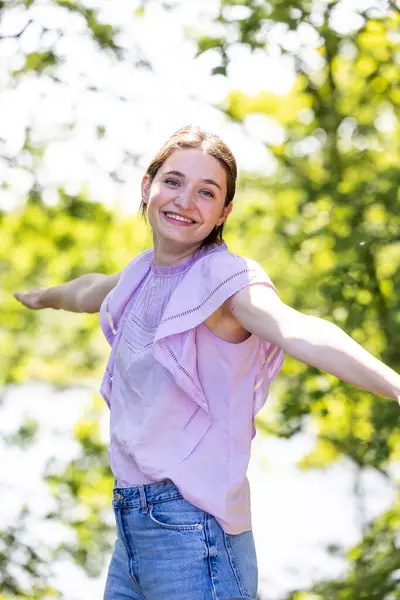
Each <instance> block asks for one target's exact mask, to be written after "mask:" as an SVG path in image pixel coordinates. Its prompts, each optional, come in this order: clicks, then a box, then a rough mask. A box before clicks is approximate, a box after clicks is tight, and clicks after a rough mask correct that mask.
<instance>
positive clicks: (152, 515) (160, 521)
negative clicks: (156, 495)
mask: <svg viewBox="0 0 400 600" xmlns="http://www.w3.org/2000/svg"><path fill="white" fill-rule="evenodd" d="M147 514H148V516H149V519H150V520H151V521H152V522H153V523H155V524H156V525H158V527H162V528H164V529H174V530H176V531H196V530H197V531H200V530H202V529H204V521H205V513H204V511H202V510H201V509H200V508H197V507H196V506H193V505H192V504H190V502H187V501H186V500H184V498H179V499H177V500H168V501H166V502H157V503H155V504H150V505H149V510H148V513H147Z"/></svg>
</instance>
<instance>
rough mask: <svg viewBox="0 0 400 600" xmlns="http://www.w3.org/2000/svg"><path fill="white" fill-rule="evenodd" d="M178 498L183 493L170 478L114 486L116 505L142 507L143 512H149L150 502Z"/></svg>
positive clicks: (114, 501) (114, 503) (114, 502)
mask: <svg viewBox="0 0 400 600" xmlns="http://www.w3.org/2000/svg"><path fill="white" fill-rule="evenodd" d="M176 498H182V494H181V493H180V491H179V490H178V488H177V487H176V485H175V484H174V483H173V481H171V480H170V479H166V480H165V481H160V482H158V483H149V484H146V485H134V486H132V487H122V488H121V487H114V489H113V505H114V506H129V507H132V508H134V507H140V508H141V509H142V511H143V512H147V507H148V505H149V504H154V503H155V502H165V501H167V500H174V499H176Z"/></svg>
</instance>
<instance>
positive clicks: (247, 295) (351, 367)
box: [229, 285, 400, 403]
mask: <svg viewBox="0 0 400 600" xmlns="http://www.w3.org/2000/svg"><path fill="white" fill-rule="evenodd" d="M229 304H230V309H231V311H232V313H233V315H234V317H235V318H236V319H237V321H238V322H239V323H240V324H241V325H242V326H243V327H244V328H245V329H247V331H250V332H251V333H254V334H256V335H258V336H260V337H262V338H263V339H265V340H266V341H268V342H271V343H273V344H276V345H277V346H279V347H280V348H281V349H282V350H283V351H284V352H285V353H286V354H288V355H289V356H292V357H293V358H296V359H297V360H299V361H301V362H303V363H306V364H308V365H311V366H313V367H316V368H318V369H321V370H323V371H326V372H328V373H331V374H332V375H335V376H336V377H338V378H339V379H342V380H343V381H347V382H348V383H351V384H353V385H355V386H358V387H360V388H362V389H364V390H367V391H368V392H371V393H373V394H376V395H378V396H386V397H389V398H393V399H394V400H397V401H398V402H399V403H400V375H399V374H398V373H396V372H395V371H393V369H391V368H390V367H388V366H386V365H385V364H384V363H382V362H381V361H380V360H378V359H377V358H374V357H373V356H372V354H370V353H369V352H367V350H365V349H364V348H362V346H360V345H359V344H357V342H355V341H354V340H353V339H352V338H351V337H350V336H348V335H347V333H345V332H344V331H343V330H342V329H340V327H337V325H334V324H333V323H331V322H330V321H326V320H325V319H320V318H319V317H313V316H311V315H305V314H303V313H300V312H298V311H297V310H294V309H293V308H291V307H290V306H287V305H286V304H284V303H283V302H282V301H281V300H280V299H279V297H278V296H277V294H276V293H275V292H274V290H273V289H272V288H269V287H266V286H263V285H252V286H249V287H247V288H244V289H243V290H241V291H240V292H238V293H236V294H235V295H234V296H232V297H231V299H230V303H229Z"/></svg>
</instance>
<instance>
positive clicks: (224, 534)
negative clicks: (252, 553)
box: [222, 531, 247, 596]
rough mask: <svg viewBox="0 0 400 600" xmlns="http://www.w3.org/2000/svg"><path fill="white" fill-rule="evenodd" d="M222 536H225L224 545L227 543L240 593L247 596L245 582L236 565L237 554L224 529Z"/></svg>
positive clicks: (227, 551) (230, 561)
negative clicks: (241, 578)
mask: <svg viewBox="0 0 400 600" xmlns="http://www.w3.org/2000/svg"><path fill="white" fill-rule="evenodd" d="M222 536H223V538H224V545H225V548H226V553H227V554H228V558H229V564H230V565H231V568H232V572H233V574H234V576H235V579H236V583H237V585H238V588H239V591H240V594H241V595H243V596H247V593H246V590H245V589H244V587H243V584H242V582H241V581H240V577H239V573H238V568H237V566H236V558H235V555H234V553H233V550H232V547H231V545H230V542H229V538H228V535H227V534H226V533H225V531H223V532H222Z"/></svg>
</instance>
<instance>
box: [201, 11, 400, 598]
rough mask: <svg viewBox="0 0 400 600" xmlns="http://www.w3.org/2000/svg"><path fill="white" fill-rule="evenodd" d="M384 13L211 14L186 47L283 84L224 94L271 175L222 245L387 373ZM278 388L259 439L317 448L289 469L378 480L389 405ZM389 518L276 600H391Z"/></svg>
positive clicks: (324, 383) (295, 377)
mask: <svg viewBox="0 0 400 600" xmlns="http://www.w3.org/2000/svg"><path fill="white" fill-rule="evenodd" d="M388 4H389V3H382V7H381V8H379V6H378V7H377V4H376V3H374V4H373V6H372V3H371V7H369V8H368V7H367V8H365V10H364V11H358V12H356V9H354V10H352V11H351V12H352V13H353V15H350V16H349V14H347V19H348V21H343V19H344V18H346V16H345V15H343V13H342V20H340V14H341V13H340V10H344V9H345V8H346V7H344V6H343V5H340V3H338V2H327V3H323V4H320V5H319V6H318V8H317V5H316V4H315V5H314V4H313V3H311V2H308V1H306V0H299V1H297V2H294V3H293V2H292V3H287V2H281V1H279V0H277V1H276V2H269V3H260V2H254V1H253V0H240V1H238V0H235V1H230V0H222V1H221V2H220V13H219V16H218V18H217V22H218V25H219V28H220V29H219V35H218V36H215V37H213V36H211V35H207V36H200V37H199V41H198V47H199V54H202V53H204V52H209V51H210V50H212V51H213V52H214V55H215V54H216V53H217V54H218V56H219V64H218V65H217V66H216V67H215V69H214V71H213V73H214V75H223V76H224V75H226V74H227V73H229V67H230V60H231V58H230V57H231V49H232V48H233V47H234V46H238V45H242V46H243V47H246V48H250V50H251V52H253V53H254V54H257V53H265V54H266V55H270V56H277V55H280V56H281V57H284V58H285V60H290V61H291V64H292V65H293V67H294V70H295V74H296V75H295V80H294V84H293V86H292V89H291V90H290V92H289V93H288V94H286V95H278V94H276V93H272V92H270V91H260V92H259V93H258V94H256V95H254V96H247V95H246V94H244V93H242V92H241V91H240V90H233V91H232V92H231V93H230V94H229V95H228V97H227V98H226V102H225V103H224V105H223V106H222V107H221V108H222V109H223V110H224V111H225V113H226V114H227V115H228V116H229V117H230V118H231V119H232V120H234V121H235V122H236V123H238V124H241V125H242V126H243V127H244V128H246V125H247V123H248V122H249V120H250V118H254V117H255V116H256V117H257V118H258V119H259V120H260V122H261V119H262V116H263V117H264V119H265V121H266V122H267V123H269V124H270V125H271V126H272V125H273V126H274V127H275V128H278V129H279V131H280V137H281V139H282V142H281V143H275V144H274V143H268V142H267V144H266V147H267V149H268V151H269V153H270V157H271V159H272V160H273V161H274V163H275V166H276V168H275V171H274V173H273V175H271V176H270V177H265V176H264V177H263V176H262V175H260V174H257V175H256V176H252V177H248V178H247V179H246V178H244V179H243V180H242V183H241V191H242V193H243V194H246V197H247V198H248V200H247V201H246V202H242V200H241V201H240V202H238V208H237V211H236V220H235V217H233V220H232V221H231V226H232V225H233V227H232V228H231V230H230V231H231V234H230V235H231V237H232V239H237V238H238V237H239V236H240V239H241V240H243V242H242V245H241V249H242V250H243V252H244V253H246V252H247V253H248V254H250V255H252V256H254V257H255V258H258V259H260V261H261V262H264V264H265V266H266V268H267V269H268V271H269V272H270V274H271V275H272V278H273V279H274V280H275V281H276V283H277V285H278V289H280V290H281V295H282V297H283V299H284V300H285V301H287V302H288V303H289V304H291V305H292V306H294V307H295V308H297V309H299V310H302V311H304V312H313V313H314V314H317V315H318V316H321V317H323V318H326V319H328V320H333V321H334V322H336V323H337V324H338V325H339V326H340V327H342V328H343V329H344V330H345V331H346V332H347V333H348V334H350V335H351V336H352V337H353V338H354V339H356V340H357V341H358V342H359V343H361V344H362V345H363V346H364V347H366V348H367V349H368V350H369V351H370V352H371V353H372V354H374V355H375V356H379V357H380V358H381V359H382V360H383V361H384V362H386V363H387V364H389V365H390V366H391V367H392V368H394V369H395V370H397V371H399V370H400V354H399V344H398V340H399V338H400V322H399V314H400V313H399V306H398V294H399V291H400V251H399V250H400V235H399V231H400V216H399V206H400V196H399V190H400V186H399V183H400V178H399V171H398V169H397V168H396V165H397V164H398V161H399V159H400V147H399V143H398V140H399V134H400V126H399V117H400V111H399V105H400V95H399V90H398V86H397V82H398V81H399V78H400V64H399V58H398V51H399V40H398V35H397V33H396V32H398V29H399V25H400V13H399V10H398V9H397V8H396V6H395V5H394V4H393V3H391V4H390V6H388ZM350 17H352V20H351V19H350ZM348 22H352V23H354V26H352V27H349V26H348V25H347V23H348ZM221 26H223V28H224V30H225V32H224V33H221ZM340 27H341V29H340ZM278 33H279V34H280V35H278ZM304 40H306V41H304ZM245 232H246V233H245ZM265 257H268V259H266V258H265ZM284 375H285V376H286V382H285V384H286V385H285V389H284V391H283V393H282V394H281V396H280V401H279V405H278V406H277V411H276V418H275V421H274V422H269V423H264V428H265V430H266V431H267V432H268V433H270V434H273V435H278V436H281V437H284V438H289V437H291V436H293V435H295V434H296V433H297V432H299V431H302V430H304V429H305V428H306V427H307V426H308V425H309V423H310V422H311V423H312V424H313V430H314V431H315V430H316V431H317V433H318V437H317V443H316V446H315V448H314V450H313V451H312V452H311V453H309V454H308V455H307V456H305V457H304V458H303V460H302V463H301V466H302V467H303V468H311V467H324V466H326V465H328V464H330V463H331V462H332V461H337V460H340V459H341V460H343V459H346V460H350V461H351V462H352V463H354V464H355V465H357V467H358V468H359V470H360V473H361V472H362V471H363V470H365V469H374V470H375V471H376V472H379V473H381V474H382V476H383V477H386V478H390V477H391V475H390V469H389V466H390V464H391V462H392V461H393V460H395V458H396V457H397V458H398V456H399V439H400V432H399V428H398V426H396V423H397V422H398V407H397V405H396V404H395V403H389V402H387V401H386V400H383V399H382V398H377V397H372V396H371V395H370V394H368V393H365V392H363V391H361V390H359V389H356V388H353V387H351V386H349V385H346V384H344V383H341V382H339V381H337V380H336V379H335V378H334V377H331V376H326V375H322V374H321V373H320V372H319V371H317V370H316V369H312V368H306V367H305V366H304V365H301V364H298V363H295V362H294V361H290V360H287V362H286V366H285V369H284ZM260 426H263V424H262V423H260ZM393 484H394V480H393ZM358 494H359V495H361V496H362V489H361V488H360V487H359V488H358ZM361 500H362V497H361ZM361 505H362V502H361ZM396 514H397V513H396V508H395V507H393V510H391V511H389V512H388V513H387V514H386V515H383V516H382V517H380V518H379V519H377V520H376V521H375V522H374V523H370V524H368V523H365V522H364V523H363V527H362V532H361V533H363V535H364V537H363V539H362V541H361V542H360V545H359V546H357V547H356V548H354V549H353V550H352V551H350V552H349V554H348V558H349V572H348V574H347V575H346V576H344V577H343V579H342V580H340V581H339V582H327V583H326V584H321V585H320V586H316V588H315V590H311V595H307V594H306V593H305V592H300V591H297V592H293V594H292V595H290V598H292V599H294V598H296V599H300V598H307V597H310V598H311V597H312V598H314V597H318V598H320V597H321V598H331V597H332V598H354V599H355V598H367V597H368V598H376V599H378V598H379V599H383V598H385V599H386V598H387V599H389V598H390V599H391V598H394V595H393V594H395V589H396V585H397V584H398V575H397V574H396V573H397V572H398V567H399V565H398V561H396V560H395V559H393V560H392V558H391V557H392V555H393V553H394V554H395V553H396V549H397V553H398V546H396V541H395V535H394V530H395V526H396V523H397V522H398V519H397V516H395V515H396ZM361 516H362V515H361ZM384 547H387V549H388V550H387V551H386V550H383V548H384ZM315 592H316V593H317V594H318V593H319V594H321V595H317V596H315ZM312 594H314V595H312Z"/></svg>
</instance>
